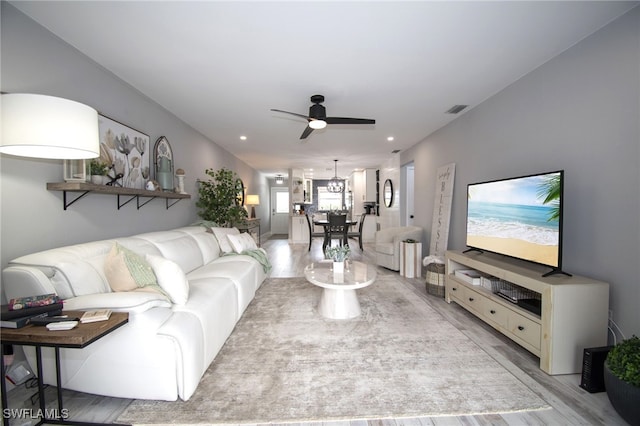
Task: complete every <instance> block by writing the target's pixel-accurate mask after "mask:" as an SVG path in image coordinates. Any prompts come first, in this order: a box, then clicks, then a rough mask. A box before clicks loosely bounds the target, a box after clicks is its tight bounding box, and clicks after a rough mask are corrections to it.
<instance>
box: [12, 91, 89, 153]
mask: <svg viewBox="0 0 640 426" xmlns="http://www.w3.org/2000/svg"><path fill="white" fill-rule="evenodd" d="M1 109H2V122H1V125H2V139H0V152H1V153H4V154H10V155H19V156H22V157H34V158H57V159H63V160H64V159H83V158H96V157H98V156H99V155H100V136H99V131H98V112H97V111H96V110H95V109H93V108H91V107H88V106H86V105H83V104H81V103H78V102H75V101H70V100H68V99H62V98H56V97H53V96H46V95H33V94H24V93H10V94H6V95H2V104H1Z"/></svg>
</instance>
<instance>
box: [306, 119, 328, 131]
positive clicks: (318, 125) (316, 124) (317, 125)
mask: <svg viewBox="0 0 640 426" xmlns="http://www.w3.org/2000/svg"><path fill="white" fill-rule="evenodd" d="M309 127H311V128H312V129H313V130H320V129H324V128H325V127H327V122H326V121H324V120H311V121H310V122H309Z"/></svg>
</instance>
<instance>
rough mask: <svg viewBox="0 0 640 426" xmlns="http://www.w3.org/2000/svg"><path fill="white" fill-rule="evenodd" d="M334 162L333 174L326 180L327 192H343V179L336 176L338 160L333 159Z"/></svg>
mask: <svg viewBox="0 0 640 426" xmlns="http://www.w3.org/2000/svg"><path fill="white" fill-rule="evenodd" d="M333 161H334V164H335V175H334V176H333V178H331V179H330V180H329V182H327V191H329V192H334V193H338V192H344V179H340V178H339V177H338V160H333Z"/></svg>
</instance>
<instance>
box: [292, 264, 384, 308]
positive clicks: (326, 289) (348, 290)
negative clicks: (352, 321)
mask: <svg viewBox="0 0 640 426" xmlns="http://www.w3.org/2000/svg"><path fill="white" fill-rule="evenodd" d="M332 267H333V262H331V261H323V262H316V263H312V264H310V265H307V266H306V267H305V268H304V276H305V278H306V279H307V281H309V282H310V283H312V284H315V285H317V286H319V287H322V288H323V291H322V296H321V297H320V302H319V303H318V312H320V314H321V315H322V316H324V317H326V318H331V319H349V318H355V317H357V316H359V315H360V302H358V296H357V295H356V290H357V289H359V288H363V287H367V286H368V285H371V283H373V281H374V280H375V279H376V275H377V273H376V268H375V266H373V265H368V264H366V263H363V262H358V261H349V262H348V263H347V265H346V266H345V271H344V274H334V273H333V269H332Z"/></svg>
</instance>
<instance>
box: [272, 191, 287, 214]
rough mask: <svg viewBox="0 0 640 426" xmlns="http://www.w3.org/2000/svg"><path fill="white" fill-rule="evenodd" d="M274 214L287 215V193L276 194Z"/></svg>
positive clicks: (279, 192)
mask: <svg viewBox="0 0 640 426" xmlns="http://www.w3.org/2000/svg"><path fill="white" fill-rule="evenodd" d="M275 210H276V213H289V191H278V192H276V209H275Z"/></svg>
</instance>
